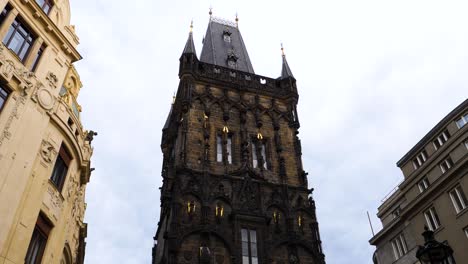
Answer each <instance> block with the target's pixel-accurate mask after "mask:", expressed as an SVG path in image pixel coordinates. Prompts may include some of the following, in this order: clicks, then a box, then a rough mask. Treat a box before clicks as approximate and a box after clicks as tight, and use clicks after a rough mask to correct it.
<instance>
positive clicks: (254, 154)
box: [252, 141, 258, 168]
mask: <svg viewBox="0 0 468 264" xmlns="http://www.w3.org/2000/svg"><path fill="white" fill-rule="evenodd" d="M252 167H254V168H258V159H257V144H256V143H255V142H254V141H252Z"/></svg>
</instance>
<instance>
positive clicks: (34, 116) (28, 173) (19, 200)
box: [0, 0, 96, 264]
mask: <svg viewBox="0 0 468 264" xmlns="http://www.w3.org/2000/svg"><path fill="white" fill-rule="evenodd" d="M0 10H1V13H0V39H1V40H2V42H1V43H0V264H12V263H14V264H19V263H28V264H30V263H34V264H36V263H46V264H54V263H83V259H84V247H85V237H86V224H85V223H83V216H84V211H85V209H86V204H85V202H84V195H85V187H86V184H87V183H88V181H89V177H90V172H91V170H92V169H91V168H90V158H91V155H92V152H93V149H92V147H91V145H90V144H91V141H92V139H93V136H94V135H96V133H94V132H92V131H90V132H87V131H85V130H84V129H83V127H82V125H81V121H80V111H81V107H80V106H79V104H78V103H77V97H78V93H79V91H80V89H81V87H82V84H81V81H80V78H79V75H78V73H77V72H76V70H75V68H74V66H73V63H74V62H76V61H78V60H80V59H81V56H80V54H79V53H78V51H77V50H76V46H77V45H78V37H77V36H76V34H75V32H74V27H73V26H71V25H70V4H69V2H68V0H0Z"/></svg>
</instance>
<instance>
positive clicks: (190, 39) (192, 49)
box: [182, 32, 197, 56]
mask: <svg viewBox="0 0 468 264" xmlns="http://www.w3.org/2000/svg"><path fill="white" fill-rule="evenodd" d="M189 53H193V54H195V56H196V55H197V53H196V52H195V44H193V34H192V32H190V33H189V37H188V39H187V43H186V44H185V48H184V52H182V54H189Z"/></svg>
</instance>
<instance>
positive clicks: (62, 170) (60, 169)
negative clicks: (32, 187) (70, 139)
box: [50, 145, 71, 191]
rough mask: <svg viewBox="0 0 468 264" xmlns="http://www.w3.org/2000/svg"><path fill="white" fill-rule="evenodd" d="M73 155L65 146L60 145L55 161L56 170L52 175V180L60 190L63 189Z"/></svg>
mask: <svg viewBox="0 0 468 264" xmlns="http://www.w3.org/2000/svg"><path fill="white" fill-rule="evenodd" d="M70 161H71V157H70V155H69V154H68V152H67V150H66V149H65V147H64V146H63V145H62V146H61V147H60V151H59V154H58V156H57V160H56V161H55V166H54V170H53V171H52V175H51V176H50V180H51V181H52V182H53V183H54V184H55V186H56V187H57V189H58V190H59V191H62V188H63V184H64V183H65V178H66V177H67V172H68V166H69V165H70Z"/></svg>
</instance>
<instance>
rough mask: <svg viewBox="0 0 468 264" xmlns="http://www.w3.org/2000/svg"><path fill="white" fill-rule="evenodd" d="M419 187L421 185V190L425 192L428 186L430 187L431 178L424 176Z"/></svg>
mask: <svg viewBox="0 0 468 264" xmlns="http://www.w3.org/2000/svg"><path fill="white" fill-rule="evenodd" d="M418 187H419V192H421V193H422V192H424V191H425V190H427V188H429V180H428V179H427V177H424V178H423V179H422V180H421V181H420V182H419V183H418Z"/></svg>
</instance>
